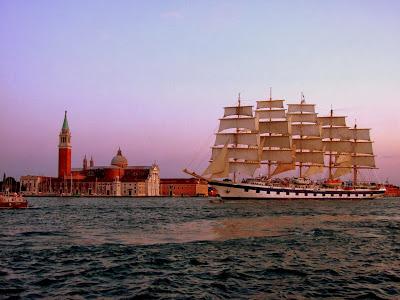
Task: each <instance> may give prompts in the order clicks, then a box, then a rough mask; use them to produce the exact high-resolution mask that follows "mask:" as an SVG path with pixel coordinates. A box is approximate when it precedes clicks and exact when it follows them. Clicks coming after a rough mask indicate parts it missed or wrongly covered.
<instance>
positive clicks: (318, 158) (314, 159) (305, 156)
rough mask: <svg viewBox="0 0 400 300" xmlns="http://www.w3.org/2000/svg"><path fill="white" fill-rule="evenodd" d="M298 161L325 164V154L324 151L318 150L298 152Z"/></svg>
mask: <svg viewBox="0 0 400 300" xmlns="http://www.w3.org/2000/svg"><path fill="white" fill-rule="evenodd" d="M296 161H297V162H301V163H315V164H321V165H322V164H323V163H324V155H323V152H322V151H320V152H319V151H318V152H317V151H316V152H296Z"/></svg>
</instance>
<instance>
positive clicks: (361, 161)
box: [352, 155, 375, 168]
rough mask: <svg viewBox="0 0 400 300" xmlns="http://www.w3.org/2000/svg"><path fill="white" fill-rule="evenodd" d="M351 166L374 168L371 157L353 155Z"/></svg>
mask: <svg viewBox="0 0 400 300" xmlns="http://www.w3.org/2000/svg"><path fill="white" fill-rule="evenodd" d="M352 164H353V165H355V166H357V167H371V168H375V157H374V156H373V155H355V156H352Z"/></svg>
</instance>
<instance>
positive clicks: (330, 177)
mask: <svg viewBox="0 0 400 300" xmlns="http://www.w3.org/2000/svg"><path fill="white" fill-rule="evenodd" d="M330 117H331V118H330V120H329V141H330V142H332V140H333V139H332V127H333V124H332V123H333V122H332V117H333V109H332V106H331V115H330ZM328 155H329V166H328V168H329V180H332V150H329V154H328Z"/></svg>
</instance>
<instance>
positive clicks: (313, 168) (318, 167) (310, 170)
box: [304, 165, 324, 177]
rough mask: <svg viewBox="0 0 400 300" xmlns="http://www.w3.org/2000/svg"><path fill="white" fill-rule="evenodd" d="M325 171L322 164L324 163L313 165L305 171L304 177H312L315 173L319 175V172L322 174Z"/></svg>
mask: <svg viewBox="0 0 400 300" xmlns="http://www.w3.org/2000/svg"><path fill="white" fill-rule="evenodd" d="M323 172H324V166H322V165H315V166H311V167H309V168H308V169H307V171H306V172H305V173H304V177H311V176H313V175H317V174H320V173H323Z"/></svg>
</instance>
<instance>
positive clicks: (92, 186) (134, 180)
mask: <svg viewBox="0 0 400 300" xmlns="http://www.w3.org/2000/svg"><path fill="white" fill-rule="evenodd" d="M71 158H72V144H71V131H70V129H69V125H68V119H67V112H65V115H64V122H63V125H62V128H61V131H60V134H59V144H58V177H47V176H31V175H28V176H22V177H21V190H22V191H23V193H24V194H26V195H39V194H42V195H46V194H47V195H82V196H132V197H134V196H159V195H160V170H159V167H158V166H157V165H156V164H152V165H151V166H129V165H128V160H127V159H126V158H125V156H124V155H123V154H122V151H121V149H118V151H117V153H116V155H115V156H114V157H113V158H112V160H111V163H110V165H109V166H96V165H95V163H94V160H93V158H91V159H90V161H89V162H88V160H87V158H86V156H85V157H84V158H83V161H82V167H81V168H72V166H71V162H72V160H71Z"/></svg>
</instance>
